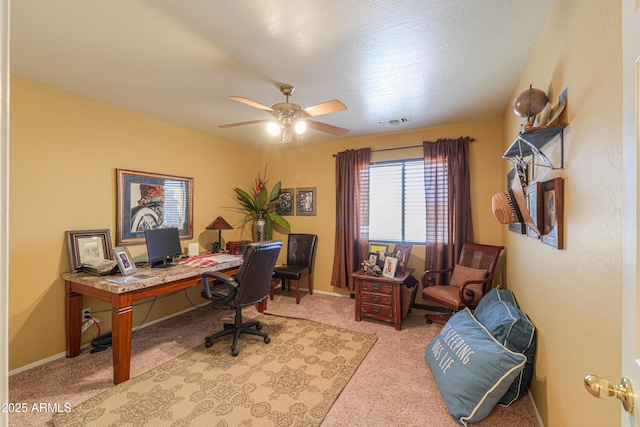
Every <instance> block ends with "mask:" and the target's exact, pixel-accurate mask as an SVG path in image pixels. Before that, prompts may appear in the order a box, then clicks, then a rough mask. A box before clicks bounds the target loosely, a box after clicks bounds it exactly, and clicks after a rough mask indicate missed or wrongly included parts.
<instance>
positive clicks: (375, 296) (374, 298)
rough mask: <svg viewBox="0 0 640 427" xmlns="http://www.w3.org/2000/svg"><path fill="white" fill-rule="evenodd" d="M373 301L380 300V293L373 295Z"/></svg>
mask: <svg viewBox="0 0 640 427" xmlns="http://www.w3.org/2000/svg"><path fill="white" fill-rule="evenodd" d="M371 301H373V302H380V295H371Z"/></svg>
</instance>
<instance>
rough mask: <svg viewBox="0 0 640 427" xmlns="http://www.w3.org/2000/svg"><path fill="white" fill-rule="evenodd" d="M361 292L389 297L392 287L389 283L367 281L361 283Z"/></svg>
mask: <svg viewBox="0 0 640 427" xmlns="http://www.w3.org/2000/svg"><path fill="white" fill-rule="evenodd" d="M361 286H362V292H374V293H378V294H387V295H391V292H392V291H393V285H390V284H389V283H380V282H370V281H368V280H363V281H362V285H361Z"/></svg>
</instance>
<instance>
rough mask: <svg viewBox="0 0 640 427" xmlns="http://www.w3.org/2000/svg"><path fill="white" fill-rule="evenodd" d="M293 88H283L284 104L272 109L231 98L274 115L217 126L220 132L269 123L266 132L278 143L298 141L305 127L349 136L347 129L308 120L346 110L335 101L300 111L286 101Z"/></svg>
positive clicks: (241, 98) (238, 97)
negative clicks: (263, 118) (277, 138)
mask: <svg viewBox="0 0 640 427" xmlns="http://www.w3.org/2000/svg"><path fill="white" fill-rule="evenodd" d="M294 90H295V88H294V87H293V86H291V85H287V84H283V85H281V86H280V92H282V94H283V95H284V96H285V102H283V103H279V104H275V105H273V106H271V107H267V106H266V105H262V104H259V103H257V102H255V101H252V100H250V99H248V98H244V97H241V96H231V97H230V98H231V99H233V100H234V101H238V102H241V103H243V104H246V105H248V106H250V107H253V108H257V109H259V110H263V111H266V112H268V113H270V114H271V115H273V117H274V118H275V120H274V119H265V120H252V121H248V122H240V123H231V124H227V125H220V126H219V127H221V128H231V127H236V126H244V125H251V124H255V123H268V125H267V131H268V132H269V133H270V134H271V135H273V136H279V139H280V142H293V141H296V140H298V138H300V139H301V135H302V133H304V131H305V130H306V128H307V127H310V128H311V129H315V130H319V131H321V132H326V133H330V134H331V135H335V136H345V135H347V134H348V133H349V129H345V128H341V127H338V126H333V125H329V124H327V123H320V122H317V121H315V120H309V119H308V117H315V116H321V115H323V114H329V113H335V112H336V111H342V110H346V109H347V107H346V106H345V105H344V104H343V103H342V102H340V101H338V100H337V99H334V100H333V101H327V102H323V103H321V104H316V105H312V106H310V107H306V108H302V107H301V106H299V105H298V104H294V103H292V102H289V97H290V96H291V94H292V93H293V91H294Z"/></svg>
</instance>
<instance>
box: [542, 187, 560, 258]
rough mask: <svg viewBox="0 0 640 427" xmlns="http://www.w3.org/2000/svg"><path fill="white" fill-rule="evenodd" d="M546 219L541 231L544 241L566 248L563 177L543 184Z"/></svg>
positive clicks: (543, 209)
mask: <svg viewBox="0 0 640 427" xmlns="http://www.w3.org/2000/svg"><path fill="white" fill-rule="evenodd" d="M541 191H542V212H543V216H544V220H543V223H542V228H541V229H540V233H541V234H542V243H546V244H547V245H549V246H553V247H554V248H556V249H564V206H563V198H564V196H563V193H564V189H563V179H562V178H554V179H551V180H549V181H545V182H543V183H542V185H541Z"/></svg>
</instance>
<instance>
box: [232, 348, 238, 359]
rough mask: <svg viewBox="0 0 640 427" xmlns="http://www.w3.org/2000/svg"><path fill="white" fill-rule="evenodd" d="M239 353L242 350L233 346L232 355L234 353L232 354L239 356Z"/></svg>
mask: <svg viewBox="0 0 640 427" xmlns="http://www.w3.org/2000/svg"><path fill="white" fill-rule="evenodd" d="M239 354H240V350H238V349H237V348H232V349H231V355H232V356H234V357H235V356H237V355H239Z"/></svg>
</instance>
